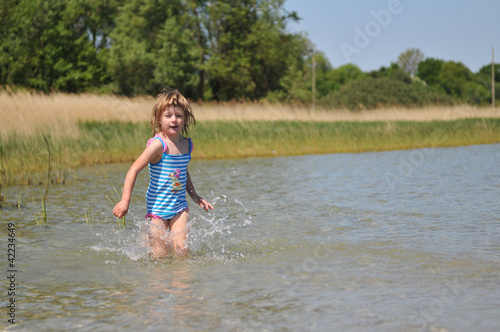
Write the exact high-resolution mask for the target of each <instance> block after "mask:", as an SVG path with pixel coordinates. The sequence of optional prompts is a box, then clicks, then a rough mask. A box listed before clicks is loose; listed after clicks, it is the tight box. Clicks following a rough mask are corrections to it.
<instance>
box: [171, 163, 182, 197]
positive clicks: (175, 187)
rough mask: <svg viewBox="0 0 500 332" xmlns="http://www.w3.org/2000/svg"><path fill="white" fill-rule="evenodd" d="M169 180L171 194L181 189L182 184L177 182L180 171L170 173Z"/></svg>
mask: <svg viewBox="0 0 500 332" xmlns="http://www.w3.org/2000/svg"><path fill="white" fill-rule="evenodd" d="M168 176H170V180H172V192H178V191H179V190H181V189H182V183H181V182H180V181H179V179H180V177H181V170H180V169H178V168H177V169H175V170H174V171H173V172H172V173H170V174H169V175H168Z"/></svg>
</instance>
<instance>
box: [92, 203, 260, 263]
mask: <svg viewBox="0 0 500 332" xmlns="http://www.w3.org/2000/svg"><path fill="white" fill-rule="evenodd" d="M211 201H212V204H213V205H214V210H211V211H209V212H208V213H206V212H205V211H202V210H199V209H196V208H192V209H191V211H190V221H189V223H188V228H189V233H188V247H189V249H190V254H189V257H188V259H187V261H189V262H203V261H205V260H217V261H222V262H230V261H233V260H240V259H244V258H245V257H246V256H247V255H248V248H245V244H246V241H245V237H244V232H245V230H246V229H248V227H250V226H251V225H252V213H251V212H250V211H249V209H248V208H247V207H246V206H245V204H244V203H243V202H241V201H240V200H238V199H235V198H233V199H231V198H229V197H228V196H227V195H219V196H215V195H214V197H213V198H212V200H211ZM131 224H133V226H131V227H127V228H125V229H123V228H118V227H116V223H114V222H110V221H108V222H104V223H98V224H96V225H93V226H92V228H93V229H94V230H95V231H96V234H95V235H96V237H97V238H98V239H99V240H98V243H97V244H95V245H92V246H91V247H90V248H91V249H92V250H94V251H98V252H101V253H103V254H105V255H108V256H111V257H110V258H109V259H108V260H107V262H109V263H110V264H114V263H119V262H120V261H121V260H122V259H123V258H125V257H126V258H128V259H130V260H133V261H141V260H147V261H149V260H151V259H150V258H149V253H150V248H149V236H148V234H149V229H150V222H149V221H147V220H145V219H143V218H140V217H134V218H133V222H132V223H131ZM167 236H168V235H167ZM165 240H166V241H169V239H168V238H167V239H165ZM167 259H172V257H167Z"/></svg>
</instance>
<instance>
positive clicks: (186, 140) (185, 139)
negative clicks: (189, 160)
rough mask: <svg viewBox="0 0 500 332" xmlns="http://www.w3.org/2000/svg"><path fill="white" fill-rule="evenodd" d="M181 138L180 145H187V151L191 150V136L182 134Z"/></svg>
mask: <svg viewBox="0 0 500 332" xmlns="http://www.w3.org/2000/svg"><path fill="white" fill-rule="evenodd" d="M181 138H182V145H184V146H188V147H189V153H191V152H192V151H193V142H192V141H191V138H189V137H184V136H181Z"/></svg>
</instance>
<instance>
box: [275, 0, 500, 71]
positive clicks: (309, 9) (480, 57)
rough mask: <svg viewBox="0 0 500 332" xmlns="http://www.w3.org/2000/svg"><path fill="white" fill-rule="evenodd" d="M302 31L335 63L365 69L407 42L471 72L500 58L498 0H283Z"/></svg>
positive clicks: (385, 62)
mask: <svg viewBox="0 0 500 332" xmlns="http://www.w3.org/2000/svg"><path fill="white" fill-rule="evenodd" d="M284 7H285V9H286V10H288V11H296V12H297V13H298V16H299V17H301V18H302V20H301V21H299V23H294V22H289V23H288V25H287V28H288V30H289V31H291V32H304V33H306V34H307V36H308V38H309V39H310V40H311V41H312V42H313V43H314V45H315V46H316V49H317V50H319V51H322V52H323V53H325V55H326V56H327V58H328V60H329V61H330V63H331V64H332V66H333V67H334V68H336V67H339V66H341V65H344V64H346V63H353V64H355V65H357V66H358V67H360V68H361V70H363V71H370V70H376V69H379V68H380V67H382V66H385V67H387V66H389V65H390V64H391V62H396V60H397V58H398V56H399V55H400V54H401V53H403V52H404V51H405V50H407V49H409V48H418V49H420V50H421V51H422V52H423V53H424V55H425V57H432V58H437V59H442V60H445V61H457V62H462V63H463V64H464V65H465V66H467V67H468V68H469V69H470V70H472V71H473V72H477V71H478V70H479V68H481V67H482V66H484V65H487V64H491V48H492V46H494V47H495V62H496V63H500V1H499V0H330V1H329V0H323V1H320V0H309V1H307V0H286V1H285V5H284Z"/></svg>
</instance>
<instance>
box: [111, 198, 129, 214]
mask: <svg viewBox="0 0 500 332" xmlns="http://www.w3.org/2000/svg"><path fill="white" fill-rule="evenodd" d="M128 206H129V203H128V202H127V201H124V200H121V201H119V202H118V204H116V205H115V207H114V208H113V214H114V215H115V217H118V218H122V217H125V215H126V214H127V212H128Z"/></svg>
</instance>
